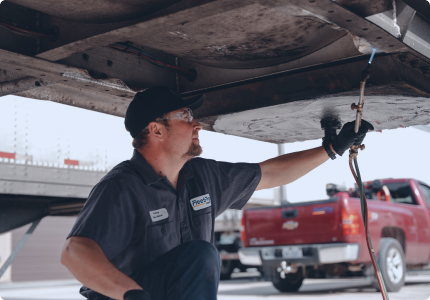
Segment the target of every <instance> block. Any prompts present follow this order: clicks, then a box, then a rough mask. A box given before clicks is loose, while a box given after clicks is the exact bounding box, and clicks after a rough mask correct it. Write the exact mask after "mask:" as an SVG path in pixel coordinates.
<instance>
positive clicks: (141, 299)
mask: <svg viewBox="0 0 430 300" xmlns="http://www.w3.org/2000/svg"><path fill="white" fill-rule="evenodd" d="M124 300H151V296H150V295H149V294H148V292H147V291H144V290H129V291H127V292H126V293H125V294H124Z"/></svg>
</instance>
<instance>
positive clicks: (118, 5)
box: [8, 0, 178, 23]
mask: <svg viewBox="0 0 430 300" xmlns="http://www.w3.org/2000/svg"><path fill="white" fill-rule="evenodd" d="M8 1H9V2H12V3H15V4H18V5H22V6H24V7H28V8H31V9H34V10H37V11H40V12H43V13H46V14H49V15H52V16H56V17H59V18H62V19H65V20H71V21H75V22H80V23H114V22H119V21H124V20H129V19H133V18H137V17H140V16H142V15H146V14H149V13H152V12H155V11H158V10H160V9H162V8H165V7H168V6H170V5H172V4H173V3H175V2H178V0H167V1H166V0H163V1H161V0H145V1H142V0H121V1H104V0H75V1H67V0H44V1H33V0H8Z"/></svg>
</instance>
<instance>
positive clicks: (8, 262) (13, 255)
mask: <svg viewBox="0 0 430 300" xmlns="http://www.w3.org/2000/svg"><path fill="white" fill-rule="evenodd" d="M41 220H42V218H40V219H38V220H36V221H34V222H33V224H31V226H30V228H29V229H28V230H27V232H26V233H25V234H24V236H23V237H22V238H21V240H20V241H19V243H18V245H16V247H15V249H13V251H12V253H11V255H10V256H9V258H8V259H7V260H6V262H5V263H4V264H3V266H2V267H1V269H0V278H1V277H2V276H3V274H4V273H5V272H6V270H7V268H8V267H9V266H10V265H11V264H12V262H13V261H14V259H15V258H16V256H17V255H18V253H19V252H21V249H22V248H23V247H24V245H25V243H27V241H28V239H29V238H30V236H31V234H32V233H33V231H34V230H35V229H36V227H37V225H39V223H40V221H41Z"/></svg>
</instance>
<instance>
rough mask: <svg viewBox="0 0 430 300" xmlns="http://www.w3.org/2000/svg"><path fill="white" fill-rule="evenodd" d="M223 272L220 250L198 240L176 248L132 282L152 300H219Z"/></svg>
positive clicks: (135, 277) (150, 265)
mask: <svg viewBox="0 0 430 300" xmlns="http://www.w3.org/2000/svg"><path fill="white" fill-rule="evenodd" d="M219 272H220V257H219V253H218V250H217V249H216V248H215V247H214V246H213V245H212V244H211V243H208V242H206V241H200V240H196V241H190V242H186V243H183V244H181V245H179V246H177V247H175V248H173V249H172V250H170V251H168V252H167V253H165V254H163V255H162V256H160V257H159V258H157V259H156V260H155V261H153V262H152V263H150V264H149V266H148V267H146V268H145V270H143V271H141V272H138V273H137V274H135V275H134V276H132V278H133V280H134V281H136V282H137V284H139V285H140V286H141V287H142V288H143V289H145V290H146V291H147V292H148V293H149V294H150V295H151V299H152V300H215V299H216V295H217V291H218V283H219V276H220V274H219Z"/></svg>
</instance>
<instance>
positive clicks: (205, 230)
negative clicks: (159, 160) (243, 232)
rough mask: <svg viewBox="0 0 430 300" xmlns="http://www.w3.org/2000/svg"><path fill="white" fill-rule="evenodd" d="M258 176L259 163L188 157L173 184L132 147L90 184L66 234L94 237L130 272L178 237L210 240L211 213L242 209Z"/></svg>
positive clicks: (176, 242)
mask: <svg viewBox="0 0 430 300" xmlns="http://www.w3.org/2000/svg"><path fill="white" fill-rule="evenodd" d="M260 178H261V170H260V166H259V165H258V164H249V163H226V162H217V161H214V160H209V159H203V158H193V159H191V160H190V161H188V162H187V163H186V164H185V165H184V167H183V168H182V170H181V171H180V173H179V178H178V185H177V190H175V188H174V187H173V186H172V184H171V183H170V182H169V181H168V180H167V178H166V177H161V176H159V175H158V174H157V173H156V172H155V171H154V169H152V167H151V166H150V165H149V164H148V163H147V162H146V160H145V159H144V158H143V156H142V155H141V154H140V153H139V152H138V151H136V150H135V151H134V154H133V157H132V158H131V160H127V161H124V162H122V163H120V164H119V165H117V166H116V167H115V168H113V169H112V170H111V171H110V172H109V173H108V174H107V175H106V176H104V177H103V178H102V179H101V181H100V182H99V183H98V184H97V185H96V186H95V187H94V188H93V190H92V191H91V193H90V195H89V197H88V200H87V201H86V203H85V205H84V207H83V208H82V211H81V213H80V214H79V216H78V218H77V220H76V223H75V225H74V226H73V229H72V231H71V233H70V234H69V236H68V238H69V237H71V236H83V237H88V238H90V239H92V240H94V241H95V242H96V243H97V244H98V245H99V246H100V247H101V248H102V250H103V251H104V253H105V255H106V257H107V258H108V259H109V260H110V261H111V262H112V263H113V265H114V266H115V267H116V268H117V269H119V270H120V271H122V272H123V273H125V274H126V275H129V276H132V275H133V274H135V273H136V272H138V271H140V270H142V269H144V268H145V266H147V265H148V264H149V263H151V262H152V261H153V260H155V259H156V258H157V257H159V256H161V255H162V254H164V253H166V252H167V251H169V250H171V249H172V248H174V247H176V246H178V245H180V244H181V243H184V242H187V241H191V240H205V241H208V242H211V243H212V244H214V221H215V218H216V217H217V216H219V215H220V214H221V213H222V212H223V211H225V210H226V209H228V208H233V209H241V208H242V207H243V206H244V205H245V204H246V202H247V201H248V200H249V198H250V197H251V195H252V193H253V192H254V190H255V189H256V188H257V185H258V183H259V182H260Z"/></svg>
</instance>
